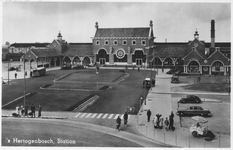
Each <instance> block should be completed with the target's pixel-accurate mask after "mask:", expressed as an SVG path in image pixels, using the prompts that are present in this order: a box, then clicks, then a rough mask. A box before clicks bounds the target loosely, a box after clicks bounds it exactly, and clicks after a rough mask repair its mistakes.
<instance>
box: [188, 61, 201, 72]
mask: <svg viewBox="0 0 233 150" xmlns="http://www.w3.org/2000/svg"><path fill="white" fill-rule="evenodd" d="M188 73H199V63H198V62H197V61H191V62H190V63H189V65H188Z"/></svg>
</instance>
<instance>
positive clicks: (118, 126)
mask: <svg viewBox="0 0 233 150" xmlns="http://www.w3.org/2000/svg"><path fill="white" fill-rule="evenodd" d="M116 123H117V129H118V131H120V126H121V118H120V116H118V117H117V119H116Z"/></svg>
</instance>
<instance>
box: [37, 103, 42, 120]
mask: <svg viewBox="0 0 233 150" xmlns="http://www.w3.org/2000/svg"><path fill="white" fill-rule="evenodd" d="M41 110H42V107H41V105H39V110H38V117H41Z"/></svg>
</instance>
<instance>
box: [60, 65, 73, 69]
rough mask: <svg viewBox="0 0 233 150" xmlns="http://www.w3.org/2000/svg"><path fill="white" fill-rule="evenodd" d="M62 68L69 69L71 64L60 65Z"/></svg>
mask: <svg viewBox="0 0 233 150" xmlns="http://www.w3.org/2000/svg"><path fill="white" fill-rule="evenodd" d="M61 69H62V70H67V69H71V64H64V65H63V66H62V67H61Z"/></svg>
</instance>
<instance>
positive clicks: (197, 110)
mask: <svg viewBox="0 0 233 150" xmlns="http://www.w3.org/2000/svg"><path fill="white" fill-rule="evenodd" d="M176 114H177V115H179V116H211V112H210V110H208V109H203V108H202V107H201V106H188V107H187V108H184V109H178V111H177V113H176Z"/></svg>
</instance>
